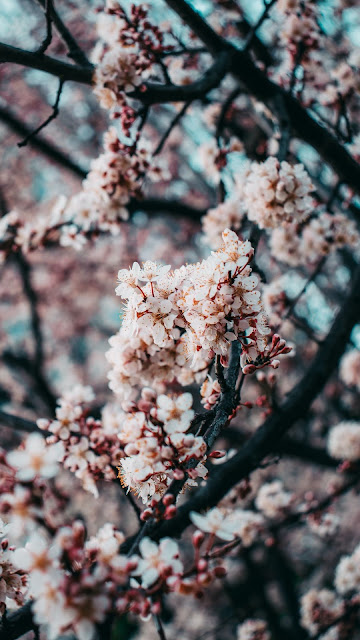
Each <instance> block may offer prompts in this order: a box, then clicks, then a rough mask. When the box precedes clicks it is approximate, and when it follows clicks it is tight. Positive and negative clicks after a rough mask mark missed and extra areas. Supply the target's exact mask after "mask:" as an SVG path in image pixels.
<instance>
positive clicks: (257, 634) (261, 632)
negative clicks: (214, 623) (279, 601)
mask: <svg viewBox="0 0 360 640" xmlns="http://www.w3.org/2000/svg"><path fill="white" fill-rule="evenodd" d="M237 640H270V634H269V631H268V628H267V625H266V622H264V621H263V620H245V622H243V623H242V624H240V625H239V626H238V628H237Z"/></svg>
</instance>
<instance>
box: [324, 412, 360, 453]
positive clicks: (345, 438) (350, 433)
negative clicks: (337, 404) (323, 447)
mask: <svg viewBox="0 0 360 640" xmlns="http://www.w3.org/2000/svg"><path fill="white" fill-rule="evenodd" d="M327 444H328V451H329V453H330V455H331V456H332V457H333V458H336V459H338V460H350V461H352V462H355V461H357V460H360V422H355V421H348V422H340V423H339V424H338V425H336V426H335V427H332V428H331V429H330V432H329V436H328V443H327Z"/></svg>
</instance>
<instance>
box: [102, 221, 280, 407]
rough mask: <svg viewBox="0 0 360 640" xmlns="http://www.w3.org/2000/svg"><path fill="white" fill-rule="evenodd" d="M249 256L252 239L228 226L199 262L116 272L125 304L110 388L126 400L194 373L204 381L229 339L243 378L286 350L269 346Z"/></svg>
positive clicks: (225, 352)
mask: <svg viewBox="0 0 360 640" xmlns="http://www.w3.org/2000/svg"><path fill="white" fill-rule="evenodd" d="M252 255H253V249H252V247H251V244H250V242H249V241H246V242H241V241H240V240H239V239H238V237H237V235H236V233H234V232H232V231H230V230H229V229H227V230H225V231H224V232H223V245H222V247H221V248H220V249H218V251H215V252H212V254H211V255H210V256H209V258H207V259H206V260H203V261H202V262H201V263H197V264H189V265H187V266H183V267H181V268H180V269H176V270H175V271H173V272H171V271H169V269H170V267H168V266H167V267H160V266H158V265H156V264H155V263H152V262H150V261H149V262H146V263H145V264H144V265H143V267H142V268H141V267H140V265H139V264H138V263H134V264H133V266H132V268H131V269H128V270H125V269H123V270H121V271H119V274H118V278H119V282H120V284H119V286H118V287H117V289H116V293H117V294H118V295H120V296H121V297H122V298H125V300H126V301H127V302H126V307H125V312H124V316H123V321H122V326H121V329H120V331H119V333H118V334H117V335H116V336H113V337H112V338H111V339H110V345H111V349H110V350H109V351H108V353H107V358H108V360H109V362H110V364H111V365H112V369H111V371H110V373H109V379H110V388H111V389H112V390H113V391H114V392H115V393H116V394H118V395H119V396H120V397H122V398H129V397H131V395H132V394H133V392H134V387H135V386H136V385H141V386H143V385H144V384H145V385H146V384H147V385H149V386H153V387H154V386H155V387H156V385H158V383H160V382H162V381H165V380H166V381H167V382H168V383H169V382H171V380H173V379H175V378H176V379H177V380H178V381H179V382H180V383H181V384H189V383H190V382H192V381H193V380H194V379H196V373H197V372H198V371H202V372H203V377H204V375H205V373H206V368H207V365H208V363H209V361H210V360H211V359H212V358H213V357H214V356H215V355H220V356H221V357H223V358H227V356H228V354H229V350H230V345H231V343H232V342H233V341H235V340H237V341H240V342H241V345H242V356H241V363H242V368H243V371H244V372H245V373H250V372H252V371H254V370H255V369H256V368H261V367H263V366H265V365H266V364H270V363H271V364H273V363H274V362H275V361H274V360H273V358H274V357H275V355H279V353H280V352H283V353H287V351H286V349H285V350H284V348H285V342H284V341H280V342H279V341H276V345H275V343H272V344H271V347H270V349H268V348H267V345H268V334H269V333H270V329H269V328H268V326H267V319H266V316H265V314H264V313H263V310H262V304H261V300H260V292H259V291H258V290H257V289H256V287H257V284H258V278H257V276H254V275H252V274H251V268H250V266H249V262H250V260H251V257H252ZM274 345H275V346H276V348H275V346H274ZM282 350H283V351H282ZM277 364H278V361H276V363H275V364H274V366H277ZM249 367H251V370H250V369H249Z"/></svg>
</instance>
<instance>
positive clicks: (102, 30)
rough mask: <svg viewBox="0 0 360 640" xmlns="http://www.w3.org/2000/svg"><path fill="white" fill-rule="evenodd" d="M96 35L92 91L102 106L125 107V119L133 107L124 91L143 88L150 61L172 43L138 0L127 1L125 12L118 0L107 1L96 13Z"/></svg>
mask: <svg viewBox="0 0 360 640" xmlns="http://www.w3.org/2000/svg"><path fill="white" fill-rule="evenodd" d="M98 35H99V37H100V40H99V42H98V44H97V46H96V49H95V51H94V53H93V58H94V60H95V61H96V63H97V66H96V69H95V73H94V84H95V89H94V92H95V95H96V96H97V97H98V99H99V101H100V104H101V106H103V107H104V108H105V109H116V107H123V108H125V112H127V113H126V114H125V119H124V123H125V122H126V120H127V118H128V117H129V111H130V112H132V111H133V110H132V108H131V107H129V105H128V101H127V96H126V94H127V93H131V92H133V91H134V90H136V89H137V90H140V91H141V90H144V89H145V87H144V85H143V82H144V80H145V79H146V78H148V77H149V75H150V73H151V72H152V71H153V66H154V64H156V63H157V62H158V61H159V60H160V57H161V55H162V54H164V53H166V52H169V51H171V49H172V48H173V45H171V44H169V43H166V42H165V40H166V38H165V35H167V34H164V33H163V32H162V31H161V30H160V29H159V27H157V26H156V25H155V24H153V23H151V21H150V20H149V17H148V10H147V8H146V7H145V5H141V4H140V5H131V7H130V11H129V16H128V15H127V13H126V12H125V10H124V9H123V8H122V7H121V6H120V4H119V3H118V2H108V3H107V7H106V8H105V10H104V12H103V13H100V14H99V19H98ZM130 120H131V114H130ZM127 126H128V125H127V124H126V126H125V130H126V129H127Z"/></svg>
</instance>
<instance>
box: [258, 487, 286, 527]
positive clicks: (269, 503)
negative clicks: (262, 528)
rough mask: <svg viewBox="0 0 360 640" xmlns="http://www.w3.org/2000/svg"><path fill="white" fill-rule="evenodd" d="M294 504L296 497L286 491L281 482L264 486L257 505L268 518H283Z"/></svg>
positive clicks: (259, 493)
mask: <svg viewBox="0 0 360 640" xmlns="http://www.w3.org/2000/svg"><path fill="white" fill-rule="evenodd" d="M293 503H294V495H293V494H292V493H290V492H289V491H285V489H284V487H283V484H282V482H280V480H274V481H273V482H268V483H265V484H263V485H262V486H261V487H260V489H259V491H258V494H257V496H256V500H255V504H256V506H257V508H258V509H259V511H262V513H263V514H264V515H265V516H266V517H267V518H278V517H281V516H283V515H284V514H285V513H286V512H287V511H289V509H290V507H291V506H292V505H293Z"/></svg>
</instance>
